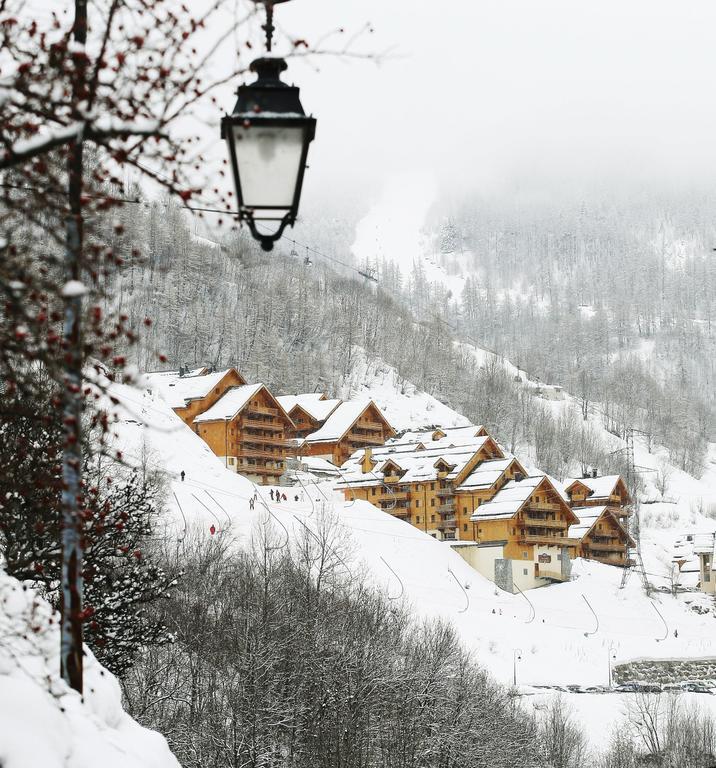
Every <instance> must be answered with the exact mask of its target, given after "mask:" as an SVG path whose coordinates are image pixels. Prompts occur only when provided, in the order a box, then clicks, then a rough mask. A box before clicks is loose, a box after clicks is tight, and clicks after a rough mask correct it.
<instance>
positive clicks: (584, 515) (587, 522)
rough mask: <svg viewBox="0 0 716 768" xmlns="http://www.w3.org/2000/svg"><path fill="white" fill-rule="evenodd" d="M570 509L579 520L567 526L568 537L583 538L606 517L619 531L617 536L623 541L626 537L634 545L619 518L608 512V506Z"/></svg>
mask: <svg viewBox="0 0 716 768" xmlns="http://www.w3.org/2000/svg"><path fill="white" fill-rule="evenodd" d="M572 511H573V512H574V513H575V514H576V515H577V517H578V518H579V522H578V523H575V524H574V525H570V526H569V533H568V535H569V536H570V538H575V539H582V538H584V537H585V536H586V535H587V534H589V533H590V532H591V531H592V529H593V528H594V526H595V525H596V524H597V522H598V521H599V520H600V519H607V518H608V519H609V521H610V522H611V523H613V525H614V527H616V529H617V531H618V533H619V537H620V538H621V539H623V540H625V541H626V540H627V539H628V541H629V546H630V547H634V546H636V544H635V542H634V540H633V539H632V538H631V536H629V534H628V533H627V532H626V531H625V530H624V527H623V526H622V524H621V523H620V522H619V520H617V518H616V517H615V516H614V515H613V514H612V513H611V512H610V510H609V507H607V506H598V507H575V508H574V509H573V510H572Z"/></svg>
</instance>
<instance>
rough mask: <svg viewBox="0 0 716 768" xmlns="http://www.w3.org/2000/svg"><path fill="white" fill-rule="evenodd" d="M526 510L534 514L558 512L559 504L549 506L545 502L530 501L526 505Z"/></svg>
mask: <svg viewBox="0 0 716 768" xmlns="http://www.w3.org/2000/svg"><path fill="white" fill-rule="evenodd" d="M527 509H529V510H530V511H534V512H559V510H560V506H559V504H550V503H549V502H546V501H540V502H536V501H531V502H529V504H528V505H527Z"/></svg>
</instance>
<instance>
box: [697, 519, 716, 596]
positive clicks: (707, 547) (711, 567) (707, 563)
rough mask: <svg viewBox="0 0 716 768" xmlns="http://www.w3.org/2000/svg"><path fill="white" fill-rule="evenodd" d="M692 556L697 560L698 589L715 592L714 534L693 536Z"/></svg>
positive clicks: (715, 555)
mask: <svg viewBox="0 0 716 768" xmlns="http://www.w3.org/2000/svg"><path fill="white" fill-rule="evenodd" d="M694 554H695V555H696V556H697V557H698V558H699V589H700V590H701V591H702V592H706V593H707V594H709V595H712V594H714V592H716V534H713V533H697V534H694Z"/></svg>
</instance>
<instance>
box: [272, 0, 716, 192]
mask: <svg viewBox="0 0 716 768" xmlns="http://www.w3.org/2000/svg"><path fill="white" fill-rule="evenodd" d="M276 16H277V21H278V22H279V24H280V25H281V26H282V27H283V28H285V29H287V30H289V31H290V32H291V33H292V34H294V35H297V36H301V37H305V38H306V39H307V40H309V41H310V42H313V41H315V40H316V39H317V37H318V36H319V34H320V33H321V32H325V31H328V30H331V29H334V28H336V27H339V26H344V27H346V29H348V30H355V29H358V28H359V27H360V26H361V24H362V23H363V22H366V21H369V22H371V23H372V24H373V26H374V27H375V33H374V34H372V35H370V36H366V37H365V38H364V39H362V41H361V42H360V44H359V45H358V47H357V49H358V50H360V51H366V50H372V51H375V52H381V51H384V50H386V49H388V48H393V49H394V52H393V57H392V58H389V59H387V60H385V61H383V62H382V63H381V64H380V65H379V66H376V64H374V63H372V62H369V61H361V60H350V59H346V60H341V59H339V58H332V57H323V58H321V59H320V60H318V61H317V62H315V63H317V64H318V65H319V66H320V71H315V69H313V68H311V67H309V66H307V64H306V63H305V62H293V63H292V64H291V66H290V69H289V73H290V76H291V77H290V79H294V80H295V82H296V83H297V84H299V85H300V86H301V90H302V99H303V103H304V106H305V107H306V109H307V110H310V111H312V112H313V113H314V114H315V115H316V117H317V118H318V130H317V135H316V140H315V141H314V143H313V146H312V148H311V153H310V156H309V160H310V165H311V170H310V173H309V175H308V177H307V182H306V187H305V189H306V195H307V198H318V199H322V198H324V197H325V196H326V192H327V191H328V192H329V194H330V195H331V196H335V194H336V190H346V193H347V194H348V196H349V197H350V196H351V193H353V194H356V195H357V197H356V199H360V197H362V196H363V195H364V194H367V195H368V196H370V197H377V196H378V195H380V193H381V192H380V190H381V189H382V188H383V186H384V184H385V183H386V181H387V180H388V179H390V178H392V177H394V176H395V175H396V174H403V173H405V172H407V171H410V172H411V173H414V172H415V171H416V170H418V171H420V170H421V169H422V170H424V171H425V173H426V174H427V175H431V176H433V177H434V178H435V179H436V180H437V182H438V186H439V188H440V189H441V190H442V191H443V192H444V191H445V190H450V189H452V188H455V187H457V188H458V189H460V188H462V187H463V186H468V187H471V188H472V187H474V188H477V189H478V190H480V191H483V192H486V193H489V192H490V191H491V190H492V191H497V190H498V189H501V190H510V189H514V188H519V189H520V190H522V191H523V192H527V193H530V192H538V193H539V192H544V191H546V192H548V193H554V192H556V191H558V190H560V189H565V185H566V189H567V190H570V189H573V188H575V187H576V188H580V189H581V188H583V187H592V186H594V185H598V186H599V187H600V188H602V189H603V188H604V187H606V188H607V190H609V189H610V188H612V189H613V190H614V192H615V193H617V192H619V191H622V190H623V189H624V186H625V185H626V186H627V187H628V188H630V187H631V185H632V184H636V185H638V186H639V187H642V186H644V185H646V186H652V185H659V186H660V185H662V184H663V185H666V186H668V187H669V188H673V187H674V186H677V187H679V186H682V185H691V184H696V185H703V184H705V183H707V182H710V181H711V178H712V177H713V175H714V172H715V171H716V141H715V137H716V99H715V98H714V75H715V74H716V43H714V33H715V32H716V3H715V2H714V1H713V0H598V2H597V0H453V2H440V3H437V2H428V0H412V1H411V0H361V2H356V1H355V0H293V2H291V3H288V4H286V5H281V6H278V7H277V8H276Z"/></svg>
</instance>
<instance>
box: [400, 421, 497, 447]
mask: <svg viewBox="0 0 716 768" xmlns="http://www.w3.org/2000/svg"><path fill="white" fill-rule="evenodd" d="M487 435H488V432H487V430H486V429H485V427H483V426H482V425H478V426H475V425H474V424H468V425H467V426H465V427H437V428H435V429H427V430H418V431H414V432H412V431H411V432H404V433H403V434H402V435H401V436H400V437H395V438H393V439H392V440H391V442H392V443H396V444H398V443H419V442H423V443H426V442H427V443H429V442H441V443H443V444H450V443H453V444H456V445H457V444H460V445H464V444H465V443H466V442H469V441H470V439H472V438H475V437H486V436H487Z"/></svg>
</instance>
